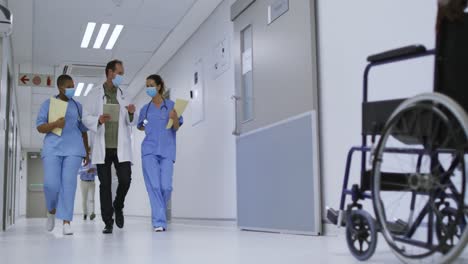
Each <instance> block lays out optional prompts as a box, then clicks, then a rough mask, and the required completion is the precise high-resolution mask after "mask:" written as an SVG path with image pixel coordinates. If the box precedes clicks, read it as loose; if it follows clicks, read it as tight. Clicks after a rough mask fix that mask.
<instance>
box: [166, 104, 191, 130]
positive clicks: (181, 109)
mask: <svg viewBox="0 0 468 264" xmlns="http://www.w3.org/2000/svg"><path fill="white" fill-rule="evenodd" d="M188 103H189V101H187V100H182V99H177V100H176V102H175V105H174V110H175V111H176V112H177V115H178V116H181V115H182V114H183V113H184V111H185V108H187V105H188ZM173 122H174V121H172V119H169V122H168V123H167V126H166V129H169V128H171V127H172V125H173Z"/></svg>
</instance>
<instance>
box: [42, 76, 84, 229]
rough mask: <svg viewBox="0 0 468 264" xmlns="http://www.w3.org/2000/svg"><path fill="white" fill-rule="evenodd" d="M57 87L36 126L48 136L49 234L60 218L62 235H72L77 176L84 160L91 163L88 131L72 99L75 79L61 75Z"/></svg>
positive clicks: (44, 150)
mask: <svg viewBox="0 0 468 264" xmlns="http://www.w3.org/2000/svg"><path fill="white" fill-rule="evenodd" d="M57 86H58V89H59V95H57V96H56V97H55V98H51V99H48V100H46V101H45V102H44V103H43V104H42V106H41V108H40V110H39V114H38V116H37V120H36V125H37V130H38V131H39V133H43V134H46V135H45V138H44V146H43V148H42V153H41V156H42V161H43V163H44V194H45V199H46V205H47V231H49V232H50V231H52V230H53V229H54V227H55V217H56V216H57V218H59V219H62V220H63V234H64V235H72V234H73V232H72V229H71V226H70V222H71V221H72V219H73V207H74V204H75V192H76V185H77V177H76V175H77V174H78V170H79V168H80V166H81V162H82V160H83V159H85V164H87V163H88V158H87V151H86V149H85V148H87V147H88V137H87V134H86V131H87V128H86V127H85V126H84V125H83V123H82V122H81V117H82V113H83V112H82V111H83V109H82V107H81V104H80V103H78V102H76V101H75V100H73V99H72V97H73V95H74V94H75V88H74V83H73V79H72V78H71V77H70V76H68V75H61V76H60V77H58V79H57ZM60 116H61V117H60ZM57 117H60V118H58V119H56V118H57ZM50 119H52V120H50Z"/></svg>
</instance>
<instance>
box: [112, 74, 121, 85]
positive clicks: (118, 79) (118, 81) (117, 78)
mask: <svg viewBox="0 0 468 264" xmlns="http://www.w3.org/2000/svg"><path fill="white" fill-rule="evenodd" d="M122 81H123V76H122V75H119V74H117V75H116V76H115V78H114V79H112V84H114V86H116V87H119V86H120V85H121V84H122Z"/></svg>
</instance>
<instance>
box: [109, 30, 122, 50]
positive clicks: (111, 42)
mask: <svg viewBox="0 0 468 264" xmlns="http://www.w3.org/2000/svg"><path fill="white" fill-rule="evenodd" d="M123 28H124V26H123V25H116V26H115V27H114V31H113V32H112V35H111V37H110V38H109V42H107V46H106V50H111V49H113V48H114V45H115V42H117V39H118V38H119V36H120V33H121V32H122V29H123Z"/></svg>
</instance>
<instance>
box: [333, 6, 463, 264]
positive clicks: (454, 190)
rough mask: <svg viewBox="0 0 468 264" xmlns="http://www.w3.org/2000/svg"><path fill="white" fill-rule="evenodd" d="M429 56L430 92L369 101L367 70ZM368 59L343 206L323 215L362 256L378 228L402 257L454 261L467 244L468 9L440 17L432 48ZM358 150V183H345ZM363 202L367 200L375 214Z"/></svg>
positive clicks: (417, 47) (413, 48) (368, 251)
mask: <svg viewBox="0 0 468 264" xmlns="http://www.w3.org/2000/svg"><path fill="white" fill-rule="evenodd" d="M427 56H435V78H434V79H435V81H434V92H433V93H427V94H421V95H418V96H415V97H413V98H409V99H392V100H385V101H373V102H369V101H368V77H369V73H370V70H371V69H372V68H374V67H376V66H381V65H388V64H390V63H396V62H401V61H408V60H414V59H418V58H422V57H427ZM367 60H368V62H369V63H368V65H367V67H366V69H365V71H364V87H363V102H362V145H361V146H358V147H353V148H351V149H350V150H349V152H348V156H347V161H346V168H345V175H344V180H343V187H342V194H341V200H340V207H339V210H334V209H332V208H327V218H328V220H329V221H330V222H332V223H333V224H335V225H337V226H342V227H345V228H346V242H347V245H348V248H349V250H350V252H351V253H352V255H353V256H354V257H355V258H356V259H358V260H360V261H365V260H368V259H369V258H371V257H372V255H373V254H374V252H375V249H376V245H377V238H378V233H381V234H382V236H383V237H384V239H385V240H386V242H387V244H388V245H389V246H390V249H391V250H392V251H393V253H394V254H395V255H396V256H397V257H398V258H399V259H400V260H401V261H403V262H405V263H416V262H418V263H420V262H434V263H448V262H451V261H453V260H454V259H456V258H457V257H458V256H459V255H460V254H461V253H462V252H463V250H464V248H465V246H466V244H467V242H468V228H466V225H467V222H468V195H467V190H466V189H467V187H468V183H467V179H466V173H467V169H468V168H467V167H466V166H467V164H466V163H467V161H468V115H467V111H468V14H466V13H465V14H464V15H463V17H462V18H461V19H460V20H458V21H450V20H448V19H445V20H443V21H442V23H441V25H440V28H439V30H438V34H437V41H436V48H435V49H432V50H428V49H426V48H425V47H424V46H421V45H413V46H407V47H403V48H399V49H395V50H391V51H387V52H383V53H380V54H376V55H372V56H369V57H368V58H367ZM369 141H370V144H369ZM356 153H357V154H358V156H360V157H361V164H360V167H361V173H360V176H361V181H360V184H359V185H358V184H354V185H352V186H351V187H349V174H350V168H351V163H352V161H353V157H354V154H356ZM368 161H370V164H371V165H369V166H367V162H368ZM347 198H348V200H349V199H350V202H349V203H348V204H346V200H347ZM364 200H371V201H372V205H373V208H374V216H375V218H374V216H372V215H371V214H370V213H368V212H367V211H365V210H364V209H363V207H364V206H363V202H364ZM345 204H346V207H345Z"/></svg>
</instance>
